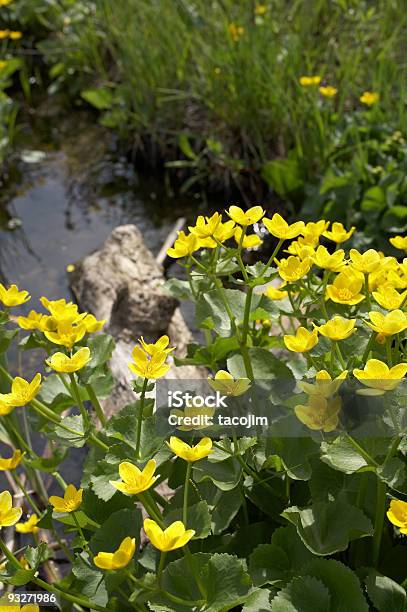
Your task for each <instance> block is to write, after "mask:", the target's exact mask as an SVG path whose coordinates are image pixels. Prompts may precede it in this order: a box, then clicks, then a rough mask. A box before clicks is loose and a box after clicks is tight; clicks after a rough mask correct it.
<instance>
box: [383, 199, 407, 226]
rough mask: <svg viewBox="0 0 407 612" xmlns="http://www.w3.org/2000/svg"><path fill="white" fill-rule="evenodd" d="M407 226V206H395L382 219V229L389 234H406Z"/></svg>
mask: <svg viewBox="0 0 407 612" xmlns="http://www.w3.org/2000/svg"><path fill="white" fill-rule="evenodd" d="M406 224H407V206H402V205H398V206H393V208H390V210H388V211H387V212H386V213H385V214H384V215H383V219H382V228H383V229H384V230H386V231H387V232H404V231H405V229H406Z"/></svg>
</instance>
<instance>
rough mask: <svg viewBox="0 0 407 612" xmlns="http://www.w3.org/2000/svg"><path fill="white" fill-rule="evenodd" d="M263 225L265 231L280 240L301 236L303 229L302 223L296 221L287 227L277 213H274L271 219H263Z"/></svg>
mask: <svg viewBox="0 0 407 612" xmlns="http://www.w3.org/2000/svg"><path fill="white" fill-rule="evenodd" d="M263 223H264V225H265V226H266V228H267V230H268V231H269V232H270V234H272V235H273V236H275V237H276V238H279V239H280V240H292V238H296V237H297V236H298V235H299V234H301V232H302V230H303V229H304V221H297V222H296V223H292V224H291V225H289V224H288V223H287V221H286V220H285V219H283V217H282V216H281V215H279V214H278V213H274V215H273V216H272V217H271V219H268V218H267V217H264V219H263Z"/></svg>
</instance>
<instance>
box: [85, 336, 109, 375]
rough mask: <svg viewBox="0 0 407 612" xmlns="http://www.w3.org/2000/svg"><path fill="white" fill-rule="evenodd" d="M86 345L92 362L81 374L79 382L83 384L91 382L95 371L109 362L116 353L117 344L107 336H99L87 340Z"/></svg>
mask: <svg viewBox="0 0 407 612" xmlns="http://www.w3.org/2000/svg"><path fill="white" fill-rule="evenodd" d="M86 345H87V346H88V347H89V349H90V355H91V360H90V361H89V363H88V364H87V365H86V367H84V368H83V369H82V370H80V372H79V380H80V382H81V383H83V384H86V383H88V382H89V379H90V377H91V376H92V374H93V372H94V370H95V369H97V368H101V366H104V365H105V364H106V363H107V362H108V361H109V359H110V358H111V356H112V353H113V351H114V347H115V342H114V340H113V338H112V337H111V336H109V335H107V334H97V335H96V336H91V337H90V338H89V339H88V340H87V343H86Z"/></svg>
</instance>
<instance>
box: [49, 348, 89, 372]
mask: <svg viewBox="0 0 407 612" xmlns="http://www.w3.org/2000/svg"><path fill="white" fill-rule="evenodd" d="M90 359H91V357H90V350H89V349H88V347H87V346H84V347H82V348H80V349H79V350H78V351H77V352H76V353H75V354H74V355H72V357H68V356H67V355H65V354H64V353H54V354H53V355H51V357H50V358H49V359H47V360H46V361H45V363H46V364H47V365H49V367H50V368H52V369H53V370H55V372H60V373H64V374H72V372H77V371H78V370H81V369H82V368H84V367H85V365H86V364H87V363H89V361H90Z"/></svg>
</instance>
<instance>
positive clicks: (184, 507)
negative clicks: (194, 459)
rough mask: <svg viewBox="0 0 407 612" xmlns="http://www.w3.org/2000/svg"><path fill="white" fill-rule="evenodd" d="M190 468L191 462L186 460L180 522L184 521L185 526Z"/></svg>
mask: <svg viewBox="0 0 407 612" xmlns="http://www.w3.org/2000/svg"><path fill="white" fill-rule="evenodd" d="M191 469H192V463H191V462H190V461H188V462H187V470H186V474H185V486H184V503H183V506H182V522H183V523H184V525H185V527H186V526H187V518H188V489H189V480H190V478H191Z"/></svg>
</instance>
